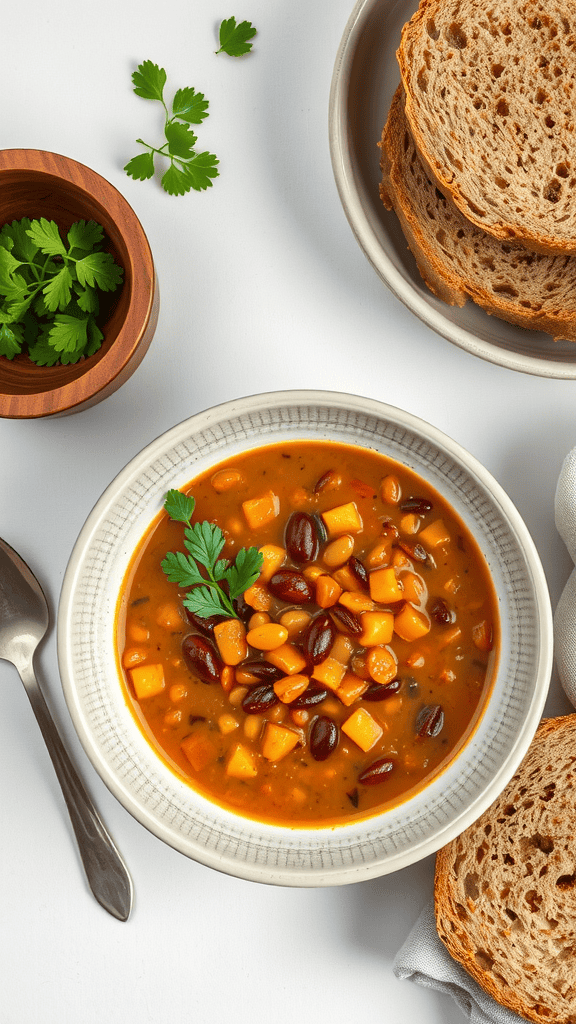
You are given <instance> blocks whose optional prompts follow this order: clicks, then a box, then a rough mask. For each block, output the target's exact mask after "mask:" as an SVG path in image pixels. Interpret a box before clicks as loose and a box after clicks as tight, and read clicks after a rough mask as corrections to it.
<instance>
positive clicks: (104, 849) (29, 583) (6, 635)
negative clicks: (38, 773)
mask: <svg viewBox="0 0 576 1024" xmlns="http://www.w3.org/2000/svg"><path fill="white" fill-rule="evenodd" d="M49 622H50V615H49V612H48V602H47V601H46V597H45V595H44V592H43V590H42V587H41V586H40V584H39V583H38V580H37V579H36V577H35V576H34V574H33V573H32V572H31V570H30V569H29V567H28V566H27V565H26V563H25V562H24V561H23V559H22V558H20V555H18V554H17V552H16V551H14V549H13V548H11V547H10V545H9V544H7V543H6V541H4V540H2V538H0V659H2V660H4V661H9V662H11V663H12V664H13V665H14V666H15V668H16V669H17V671H18V673H19V675H20V678H21V679H22V682H23V683H24V686H25V689H26V692H27V694H28V697H29V699H30V703H31V705H32V709H33V711H34V714H35V715H36V718H37V720H38V724H39V726H40V729H41V731H42V735H43V737H44V740H45V742H46V746H47V747H48V752H49V754H50V757H51V758H52V763H53V765H54V768H55V771H56V774H57V776H58V780H59V782H60V785H61V787H62V793H63V795H64V799H65V800H66V805H67V807H68V812H69V814H70V820H71V822H72V826H73V828H74V832H75V835H76V839H77V840H78V848H79V851H80V856H81V858H82V863H83V864H84V868H85V871H86V877H87V879H88V883H89V885H90V888H91V889H92V892H93V893H94V896H95V897H96V899H97V900H98V902H99V903H100V905H101V906H103V907H104V909H105V910H107V911H108V913H110V914H112V915H113V917H116V918H117V919H118V920H120V921H126V920H127V919H128V916H129V914H130V910H131V906H132V882H131V879H130V875H129V874H128V871H127V869H126V866H125V864H124V862H123V860H122V858H121V856H120V854H119V853H118V850H117V849H116V847H115V845H114V843H113V841H112V839H111V838H110V836H109V834H108V832H107V831H106V828H105V827H104V824H103V823H102V821H101V819H100V817H99V815H98V812H97V811H96V809H95V807H94V805H93V803H92V801H91V799H90V797H89V796H88V793H87V792H86V790H85V788H84V785H83V783H82V782H81V781H80V778H79V776H78V774H77V772H76V769H75V768H74V766H73V764H72V762H71V760H70V758H69V755H68V753H67V752H66V749H65V747H64V745H63V743H62V740H61V738H60V735H59V733H58V730H57V728H56V726H55V724H54V721H53V719H52V716H51V714H50V711H49V709H48V705H47V704H46V701H45V699H44V696H43V694H42V691H41V689H40V686H39V684H38V680H37V678H36V674H35V671H34V655H35V652H36V649H37V647H38V644H39V643H40V641H41V640H42V639H43V637H44V636H45V635H46V632H47V630H48V626H49Z"/></svg>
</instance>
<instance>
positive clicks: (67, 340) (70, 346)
mask: <svg viewBox="0 0 576 1024" xmlns="http://www.w3.org/2000/svg"><path fill="white" fill-rule="evenodd" d="M87 319H88V318H87V317H86V319H85V320H80V319H79V318H78V317H76V316H70V315H69V314H68V313H58V314H57V315H56V317H55V318H54V323H53V325H52V327H51V328H50V334H49V338H50V344H51V345H53V347H54V348H55V349H56V351H57V352H61V353H66V354H68V355H70V354H72V353H78V354H81V350H82V349H83V348H84V346H85V345H86V341H87V334H86V323H87Z"/></svg>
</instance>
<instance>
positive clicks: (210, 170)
mask: <svg viewBox="0 0 576 1024" xmlns="http://www.w3.org/2000/svg"><path fill="white" fill-rule="evenodd" d="M132 81H133V83H134V92H135V93H136V95H137V96H142V97H144V99H148V100H157V101H158V102H159V103H161V104H162V107H163V109H164V142H163V144H162V145H160V146H152V145H150V143H148V142H145V141H144V139H136V141H137V142H138V144H139V145H141V146H144V147H145V148H146V150H147V152H146V153H140V154H139V155H138V156H135V157H132V159H131V160H129V161H128V163H127V164H126V165H125V167H124V170H125V171H126V174H127V175H128V176H129V177H130V178H134V180H135V181H146V180H147V179H148V178H152V177H153V176H154V169H155V159H156V158H159V159H160V160H161V159H162V158H164V159H165V160H169V161H170V164H169V167H168V168H167V169H166V170H165V171H164V173H163V174H162V176H161V178H160V183H161V185H162V188H163V189H164V191H165V192H168V194H169V195H172V196H183V195H185V194H186V193H187V192H190V190H191V189H194V190H195V191H196V192H201V191H202V190H204V189H206V188H208V187H209V186H211V185H212V181H211V179H212V178H216V177H217V176H218V171H217V170H216V165H217V164H218V160H217V158H216V157H215V156H214V155H213V154H211V153H196V150H195V149H194V146H195V145H196V142H197V137H196V135H195V134H194V132H193V131H192V130H191V129H190V127H189V125H191V124H201V123H202V121H203V120H204V118H205V117H208V100H207V99H205V97H204V93H202V92H196V90H195V89H193V88H192V87H190V86H187V87H186V88H184V89H178V90H177V92H176V93H175V94H174V99H173V100H172V109H171V111H170V110H169V109H168V106H167V105H166V102H165V100H164V86H165V84H166V72H165V70H164V68H160V67H158V65H157V64H153V63H152V61H150V60H145V61H144V62H143V63H142V64H139V65H138V69H137V71H135V72H134V73H133V75H132ZM0 242H1V239H0Z"/></svg>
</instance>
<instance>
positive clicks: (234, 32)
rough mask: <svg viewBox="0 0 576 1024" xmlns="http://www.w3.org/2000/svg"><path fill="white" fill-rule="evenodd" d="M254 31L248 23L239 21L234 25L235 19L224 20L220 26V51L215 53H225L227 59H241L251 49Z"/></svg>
mask: <svg viewBox="0 0 576 1024" xmlns="http://www.w3.org/2000/svg"><path fill="white" fill-rule="evenodd" d="M255 35H256V29H255V28H254V26H253V25H252V23H251V22H249V21H241V22H239V23H238V24H236V18H225V19H224V21H223V22H222V24H221V25H220V32H219V36H218V42H219V43H220V49H219V50H216V53H227V54H228V56H229V57H242V56H243V55H244V54H245V53H249V52H250V50H251V49H252V43H249V42H248V40H249V39H253V38H254V36H255Z"/></svg>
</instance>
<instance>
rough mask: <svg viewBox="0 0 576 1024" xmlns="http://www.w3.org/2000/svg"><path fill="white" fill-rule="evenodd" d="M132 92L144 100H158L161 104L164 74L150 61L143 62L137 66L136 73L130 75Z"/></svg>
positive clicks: (164, 81) (162, 70) (164, 83)
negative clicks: (132, 86)
mask: <svg viewBox="0 0 576 1024" xmlns="http://www.w3.org/2000/svg"><path fill="white" fill-rule="evenodd" d="M132 81H133V83H134V92H135V93H136V95H137V96H142V97H143V98H144V99H145V100H159V101H160V103H163V102H164V100H163V92H164V86H165V85H166V72H165V71H164V68H159V67H158V65H157V64H153V63H152V61H151V60H145V61H144V62H143V63H142V64H139V65H138V69H137V71H135V72H134V73H133V75H132Z"/></svg>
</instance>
